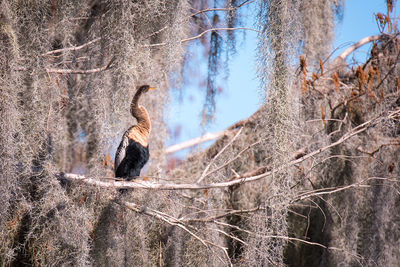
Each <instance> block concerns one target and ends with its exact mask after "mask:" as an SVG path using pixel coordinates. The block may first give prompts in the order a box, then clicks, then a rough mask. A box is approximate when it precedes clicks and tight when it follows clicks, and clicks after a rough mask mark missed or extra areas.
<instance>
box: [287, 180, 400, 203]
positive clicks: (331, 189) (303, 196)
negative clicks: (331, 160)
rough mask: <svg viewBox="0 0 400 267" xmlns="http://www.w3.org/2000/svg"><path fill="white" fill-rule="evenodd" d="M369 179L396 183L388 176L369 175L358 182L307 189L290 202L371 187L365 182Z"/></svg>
mask: <svg viewBox="0 0 400 267" xmlns="http://www.w3.org/2000/svg"><path fill="white" fill-rule="evenodd" d="M371 180H381V181H390V182H392V183H398V181H397V180H396V179H389V178H384V177H369V178H366V179H364V180H362V181H360V182H357V183H354V184H349V185H345V186H337V187H329V188H321V189H317V190H312V191H308V192H305V193H302V194H300V195H298V196H296V197H294V198H293V200H292V202H296V201H300V200H303V199H306V198H311V197H320V196H322V195H330V194H333V193H337V192H340V191H344V190H348V189H351V188H368V187H371V185H368V184H367V183H368V182H369V181H371Z"/></svg>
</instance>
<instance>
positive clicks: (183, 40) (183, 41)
mask: <svg viewBox="0 0 400 267" xmlns="http://www.w3.org/2000/svg"><path fill="white" fill-rule="evenodd" d="M236 30H249V31H254V32H257V33H260V31H258V30H256V29H253V28H248V27H237V28H212V29H208V30H205V31H203V32H201V33H200V34H198V35H196V36H193V37H189V38H186V39H182V40H181V43H186V42H189V41H193V40H196V39H199V38H201V37H202V36H203V35H204V34H206V33H208V32H212V31H236ZM164 45H167V43H158V44H150V45H145V46H144V47H157V46H164Z"/></svg>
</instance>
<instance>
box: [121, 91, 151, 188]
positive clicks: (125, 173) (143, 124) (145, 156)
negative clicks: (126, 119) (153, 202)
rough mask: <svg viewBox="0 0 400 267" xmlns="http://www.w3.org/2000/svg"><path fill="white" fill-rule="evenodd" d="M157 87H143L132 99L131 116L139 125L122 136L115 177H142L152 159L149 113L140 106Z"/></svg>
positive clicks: (128, 178)
mask: <svg viewBox="0 0 400 267" xmlns="http://www.w3.org/2000/svg"><path fill="white" fill-rule="evenodd" d="M154 89H155V87H150V86H149V85H142V86H138V87H137V91H136V93H135V95H134V96H133V98H132V102H131V107H130V108H131V114H132V116H133V117H134V118H136V120H137V124H136V125H133V126H131V127H129V129H128V130H126V131H125V133H124V135H123V136H122V140H121V143H120V144H119V146H118V148H117V151H116V153H115V161H114V162H115V165H114V166H115V177H119V178H123V179H125V180H128V181H130V180H132V179H134V178H135V177H138V176H140V171H141V169H142V168H143V166H144V165H145V164H146V163H147V161H148V160H149V158H150V153H149V144H148V138H149V134H150V130H151V122H150V117H149V113H148V112H147V110H146V108H145V107H143V106H141V105H139V103H138V102H139V99H140V97H141V96H142V95H143V94H145V93H147V92H148V91H150V90H154Z"/></svg>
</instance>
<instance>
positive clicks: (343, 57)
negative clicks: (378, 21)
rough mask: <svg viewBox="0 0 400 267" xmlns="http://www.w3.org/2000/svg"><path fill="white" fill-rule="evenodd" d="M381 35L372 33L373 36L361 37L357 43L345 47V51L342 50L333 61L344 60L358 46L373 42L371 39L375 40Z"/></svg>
mask: <svg viewBox="0 0 400 267" xmlns="http://www.w3.org/2000/svg"><path fill="white" fill-rule="evenodd" d="M381 37H382V35H380V34H379V35H373V36H368V37H365V38H363V39H361V40H360V41H358V42H357V43H355V44H354V45H352V46H350V47H349V48H347V49H346V50H345V51H343V52H342V53H341V54H340V55H339V56H338V57H336V58H335V59H334V61H333V62H342V61H343V60H346V58H347V57H348V56H349V55H350V54H351V53H353V52H354V51H355V50H357V49H358V48H360V47H361V46H363V45H365V44H367V43H369V42H373V41H377V40H379V39H380V38H381Z"/></svg>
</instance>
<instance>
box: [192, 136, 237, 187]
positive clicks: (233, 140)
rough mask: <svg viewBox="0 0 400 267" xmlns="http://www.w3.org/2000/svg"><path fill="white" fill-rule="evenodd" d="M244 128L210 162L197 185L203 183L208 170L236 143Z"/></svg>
mask: <svg viewBox="0 0 400 267" xmlns="http://www.w3.org/2000/svg"><path fill="white" fill-rule="evenodd" d="M242 129H243V128H240V129H239V131H238V132H237V133H236V134H235V136H234V137H233V138H232V140H231V141H229V142H228V144H226V145H225V146H224V147H223V148H222V149H221V150H220V151H219V152H218V154H217V155H215V157H213V158H212V159H211V161H210V163H208V165H207V167H206V168H205V169H204V170H203V173H202V174H201V175H200V178H199V179H198V180H197V181H196V183H197V184H198V183H201V181H203V179H204V178H205V177H206V174H207V172H208V170H209V169H210V167H211V164H212V163H213V162H214V161H215V160H216V159H217V158H218V157H219V156H220V155H221V154H222V153H223V152H224V151H225V149H227V148H228V147H229V146H230V145H232V143H233V142H235V140H236V138H237V137H238V136H239V135H240V133H241V132H242Z"/></svg>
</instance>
